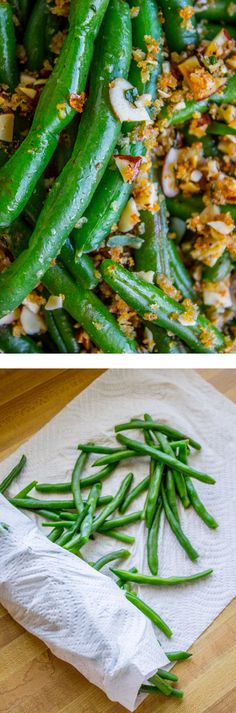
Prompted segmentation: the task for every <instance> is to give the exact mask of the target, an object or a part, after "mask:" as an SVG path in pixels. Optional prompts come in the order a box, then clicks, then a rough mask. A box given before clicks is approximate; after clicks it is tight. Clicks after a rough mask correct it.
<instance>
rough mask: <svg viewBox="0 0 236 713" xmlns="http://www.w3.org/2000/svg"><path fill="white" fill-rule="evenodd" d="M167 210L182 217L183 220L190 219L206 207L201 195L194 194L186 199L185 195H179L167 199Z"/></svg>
mask: <svg viewBox="0 0 236 713" xmlns="http://www.w3.org/2000/svg"><path fill="white" fill-rule="evenodd" d="M166 205H167V210H168V211H169V213H170V214H171V215H174V216H177V218H181V220H188V218H191V216H192V214H194V213H201V211H202V210H203V208H204V203H203V201H202V198H201V196H193V197H192V198H188V200H186V198H185V197H183V195H181V194H180V195H178V196H176V198H167V199H166Z"/></svg>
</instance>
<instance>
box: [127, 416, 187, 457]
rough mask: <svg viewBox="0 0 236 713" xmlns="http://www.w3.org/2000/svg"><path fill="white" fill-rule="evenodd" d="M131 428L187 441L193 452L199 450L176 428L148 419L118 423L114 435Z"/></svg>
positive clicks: (134, 419)
mask: <svg viewBox="0 0 236 713" xmlns="http://www.w3.org/2000/svg"><path fill="white" fill-rule="evenodd" d="M132 428H135V429H137V428H141V429H142V430H144V431H145V430H146V429H148V430H150V429H151V431H154V432H156V431H157V432H159V433H164V434H165V435H166V436H168V438H176V439H177V438H178V439H179V440H183V439H184V440H186V439H187V440H188V441H189V445H190V446H192V448H195V450H197V451H200V450H201V445H200V443H197V441H195V440H194V439H193V438H190V436H187V435H186V434H185V433H182V432H181V431H177V430H176V428H172V427H171V426H169V425H168V424H167V423H161V421H156V420H153V419H151V418H150V419H149V421H148V420H147V419H146V420H144V421H142V420H141V419H138V418H133V419H132V420H131V421H127V422H126V423H118V424H117V425H116V426H115V429H114V430H115V433H119V431H126V430H130V429H132Z"/></svg>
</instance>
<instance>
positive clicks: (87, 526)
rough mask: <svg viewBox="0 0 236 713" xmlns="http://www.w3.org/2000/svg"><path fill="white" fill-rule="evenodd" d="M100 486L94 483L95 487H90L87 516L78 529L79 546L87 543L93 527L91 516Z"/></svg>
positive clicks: (95, 505)
mask: <svg viewBox="0 0 236 713" xmlns="http://www.w3.org/2000/svg"><path fill="white" fill-rule="evenodd" d="M101 489H102V485H101V483H95V485H93V486H92V488H91V490H90V493H89V497H88V500H87V503H88V507H89V510H88V514H87V515H86V517H85V519H84V520H83V522H82V525H81V528H80V535H81V545H85V543H86V542H87V541H88V539H89V537H90V535H91V532H92V527H93V516H94V513H95V510H96V507H97V501H98V498H99V495H100V493H101Z"/></svg>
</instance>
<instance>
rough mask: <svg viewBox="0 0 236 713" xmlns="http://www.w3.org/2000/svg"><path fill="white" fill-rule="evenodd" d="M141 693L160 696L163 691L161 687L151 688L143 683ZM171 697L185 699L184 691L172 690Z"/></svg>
mask: <svg viewBox="0 0 236 713" xmlns="http://www.w3.org/2000/svg"><path fill="white" fill-rule="evenodd" d="M139 692H140V693H148V694H149V695H151V694H156V693H158V694H160V693H163V691H161V689H160V686H149V685H148V684H146V683H143V684H142V686H141V687H140V689H139ZM171 695H172V696H175V698H183V695H184V694H183V691H181V689H180V688H172V691H171Z"/></svg>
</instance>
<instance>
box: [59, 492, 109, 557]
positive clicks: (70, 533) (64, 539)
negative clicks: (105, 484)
mask: <svg viewBox="0 0 236 713" xmlns="http://www.w3.org/2000/svg"><path fill="white" fill-rule="evenodd" d="M100 491H101V488H97V487H96V493H95V495H96V503H97V498H98V496H99V493H100ZM92 495H93V496H94V492H93V494H92ZM89 507H90V503H89V502H87V503H86V505H85V506H84V508H83V510H82V512H81V513H80V515H78V517H77V518H76V520H75V521H74V524H73V525H72V523H71V527H70V528H69V529H68V530H67V532H65V533H64V534H62V535H61V537H60V538H59V540H58V545H61V547H65V545H67V544H68V542H71V540H72V537H74V535H75V534H76V533H77V532H78V531H79V530H80V529H81V527H82V525H83V523H84V522H85V520H86V518H87V517H88V512H89ZM68 522H69V521H68Z"/></svg>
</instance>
